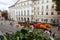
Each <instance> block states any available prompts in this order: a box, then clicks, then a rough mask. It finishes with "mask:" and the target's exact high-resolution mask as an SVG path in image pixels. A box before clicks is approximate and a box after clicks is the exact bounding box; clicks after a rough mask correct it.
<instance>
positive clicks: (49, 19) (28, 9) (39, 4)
mask: <svg viewBox="0 0 60 40" xmlns="http://www.w3.org/2000/svg"><path fill="white" fill-rule="evenodd" d="M55 7H56V5H55V3H54V2H52V0H18V1H17V2H16V3H15V4H14V5H12V6H10V7H9V17H10V18H11V19H13V20H15V21H19V22H26V21H30V22H32V21H34V22H45V23H60V13H57V12H56V11H55Z"/></svg>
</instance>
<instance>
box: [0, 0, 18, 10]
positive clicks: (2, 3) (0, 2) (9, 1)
mask: <svg viewBox="0 0 60 40" xmlns="http://www.w3.org/2000/svg"><path fill="white" fill-rule="evenodd" d="M16 1H17V0H0V10H8V7H9V6H11V5H13V4H14V3H15V2H16Z"/></svg>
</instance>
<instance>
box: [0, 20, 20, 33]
mask: <svg viewBox="0 0 60 40" xmlns="http://www.w3.org/2000/svg"><path fill="white" fill-rule="evenodd" d="M1 23H2V24H1ZM12 24H13V25H12V26H11V25H10V22H9V21H0V31H2V32H7V31H8V32H9V31H13V32H15V31H17V30H19V29H20V28H18V29H17V27H16V22H13V23H12Z"/></svg>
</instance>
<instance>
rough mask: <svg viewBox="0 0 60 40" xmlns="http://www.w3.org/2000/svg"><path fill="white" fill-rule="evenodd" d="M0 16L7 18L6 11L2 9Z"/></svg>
mask: <svg viewBox="0 0 60 40" xmlns="http://www.w3.org/2000/svg"><path fill="white" fill-rule="evenodd" d="M1 15H2V17H4V18H5V20H7V19H8V12H7V11H6V10H5V11H2V14H1Z"/></svg>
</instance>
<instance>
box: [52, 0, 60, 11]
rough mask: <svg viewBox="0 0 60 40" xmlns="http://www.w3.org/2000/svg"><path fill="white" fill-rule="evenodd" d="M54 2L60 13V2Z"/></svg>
mask: <svg viewBox="0 0 60 40" xmlns="http://www.w3.org/2000/svg"><path fill="white" fill-rule="evenodd" d="M53 2H55V4H56V11H57V12H58V11H60V0H53Z"/></svg>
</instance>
